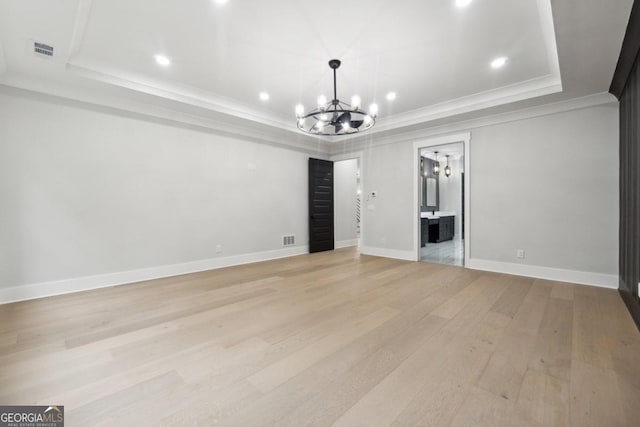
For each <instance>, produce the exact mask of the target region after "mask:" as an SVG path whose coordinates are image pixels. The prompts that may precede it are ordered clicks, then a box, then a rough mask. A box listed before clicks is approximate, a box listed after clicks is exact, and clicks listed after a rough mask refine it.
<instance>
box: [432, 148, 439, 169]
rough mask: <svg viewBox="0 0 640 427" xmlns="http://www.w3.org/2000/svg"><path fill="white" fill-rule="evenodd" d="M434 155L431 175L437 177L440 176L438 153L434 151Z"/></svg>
mask: <svg viewBox="0 0 640 427" xmlns="http://www.w3.org/2000/svg"><path fill="white" fill-rule="evenodd" d="M435 153H436V161H435V163H434V164H433V174H434V175H439V174H440V163H438V152H437V151H435Z"/></svg>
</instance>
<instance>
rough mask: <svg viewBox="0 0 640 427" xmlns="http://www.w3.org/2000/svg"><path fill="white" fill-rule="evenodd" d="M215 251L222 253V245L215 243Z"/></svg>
mask: <svg viewBox="0 0 640 427" xmlns="http://www.w3.org/2000/svg"><path fill="white" fill-rule="evenodd" d="M216 253H217V254H219V253H222V245H216Z"/></svg>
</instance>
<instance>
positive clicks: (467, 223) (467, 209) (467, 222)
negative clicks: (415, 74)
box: [413, 132, 471, 268]
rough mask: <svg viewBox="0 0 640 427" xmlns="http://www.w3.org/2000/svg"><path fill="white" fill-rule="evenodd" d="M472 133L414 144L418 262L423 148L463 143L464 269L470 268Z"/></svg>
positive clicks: (415, 229)
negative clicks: (470, 145)
mask: <svg viewBox="0 0 640 427" xmlns="http://www.w3.org/2000/svg"><path fill="white" fill-rule="evenodd" d="M470 141H471V133H470V132H464V133H456V134H451V135H443V136H438V137H433V138H426V139H421V140H418V141H415V142H414V143H413V153H414V156H413V206H414V214H415V217H414V218H415V220H414V222H413V248H414V253H415V254H416V260H417V261H420V236H419V234H420V196H419V191H420V178H421V177H420V150H421V149H422V148H428V147H434V146H437V145H445V144H454V143H462V144H463V146H464V237H465V239H464V267H465V268H467V267H468V266H469V255H470V251H469V249H470V247H471V232H470V231H471V204H470V203H469V201H470V199H471V198H470V197H469V195H470V194H471V191H470V190H471V186H470V185H469V182H470V177H471V173H470V172H471V170H470V167H469V164H470V156H469V151H470V150H469V142H470Z"/></svg>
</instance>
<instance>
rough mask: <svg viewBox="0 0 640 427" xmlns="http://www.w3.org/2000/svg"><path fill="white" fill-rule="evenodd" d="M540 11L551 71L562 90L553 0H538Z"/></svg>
mask: <svg viewBox="0 0 640 427" xmlns="http://www.w3.org/2000/svg"><path fill="white" fill-rule="evenodd" d="M538 12H539V15H540V26H541V27H542V35H543V37H544V43H545V46H546V48H547V61H548V63H549V68H550V70H549V73H550V75H551V76H553V77H554V78H556V79H557V80H558V83H559V84H560V86H561V87H560V90H562V76H561V74H560V58H559V57H558V43H557V41H556V28H555V25H554V23H553V8H552V6H551V0H538Z"/></svg>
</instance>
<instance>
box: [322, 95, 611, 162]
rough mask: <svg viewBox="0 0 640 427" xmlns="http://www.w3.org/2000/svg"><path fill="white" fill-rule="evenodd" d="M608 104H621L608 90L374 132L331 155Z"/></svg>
mask: <svg viewBox="0 0 640 427" xmlns="http://www.w3.org/2000/svg"><path fill="white" fill-rule="evenodd" d="M607 104H610V105H614V106H617V105H618V103H617V100H616V98H615V97H614V96H613V95H611V94H610V93H608V92H601V93H596V94H593V95H587V96H583V97H579V98H574V99H569V100H566V101H560V102H555V103H550V104H545V105H540V106H535V107H530V108H524V109H520V110H515V111H510V112H507V113H500V114H493V115H488V116H484V117H478V118H474V119H469V120H462V121H457V122H452V123H448V124H445V125H438V126H433V127H428V128H424V129H419V130H416V131H411V132H405V133H401V132H398V133H397V134H395V135H386V136H383V137H380V138H375V135H370V136H368V137H367V138H360V139H359V140H357V141H352V142H351V143H350V144H349V143H347V144H341V145H340V146H337V145H334V146H331V149H330V150H331V151H330V154H331V155H332V156H334V155H337V154H344V153H347V152H351V151H361V150H364V149H367V148H372V147H378V146H382V145H387V144H397V143H402V142H411V141H415V140H416V139H420V138H426V137H433V136H439V135H446V134H449V133H457V132H468V131H471V130H473V129H478V128H482V127H486V126H493V125H498V124H501V123H508V122H514V121H519V120H525V119H531V118H535V117H540V116H546V115H551V114H558V113H563V112H567V111H573V110H580V109H583V108H589V107H595V106H598V105H607Z"/></svg>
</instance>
